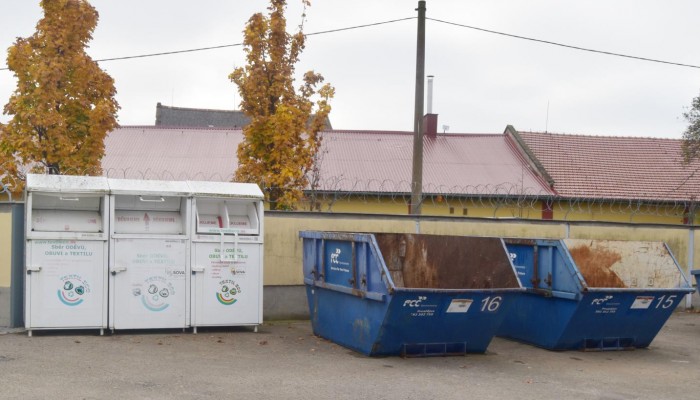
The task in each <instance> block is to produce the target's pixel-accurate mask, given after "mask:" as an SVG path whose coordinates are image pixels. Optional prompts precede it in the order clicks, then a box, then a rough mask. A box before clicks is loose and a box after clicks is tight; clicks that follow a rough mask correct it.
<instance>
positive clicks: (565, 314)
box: [498, 239, 693, 350]
mask: <svg viewBox="0 0 700 400" xmlns="http://www.w3.org/2000/svg"><path fill="white" fill-rule="evenodd" d="M506 246H507V248H508V251H509V253H510V257H511V259H512V260H513V264H514V265H515V268H516V270H517V271H518V276H519V278H520V281H521V283H522V285H523V286H525V287H526V289H527V291H526V292H525V293H523V294H521V295H519V299H518V300H517V302H516V303H515V304H514V305H513V307H511V309H510V310H509V311H510V312H509V313H508V315H507V316H506V318H505V320H504V322H503V324H502V325H501V327H500V329H499V331H498V336H502V337H506V338H510V339H515V340H518V341H522V342H526V343H530V344H534V345H536V346H540V347H544V348H546V349H550V350H622V349H633V348H643V347H647V346H649V344H650V343H651V341H652V340H653V339H654V337H655V336H656V334H657V333H658V332H659V330H661V327H662V326H663V325H664V323H665V322H666V320H668V318H669V317H670V316H671V313H673V311H674V310H675V309H676V306H678V303H679V302H680V301H681V299H682V298H683V296H684V295H686V294H688V293H692V292H693V288H692V286H691V285H690V283H689V282H688V280H687V279H686V277H685V275H684V274H683V273H682V272H681V269H680V267H679V266H678V263H677V262H676V260H675V258H674V257H673V255H672V254H671V251H670V250H669V249H668V247H667V246H666V244H664V243H662V242H632V241H608V240H575V239H566V240H520V239H508V240H506Z"/></svg>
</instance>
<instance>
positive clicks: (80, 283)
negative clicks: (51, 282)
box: [57, 274, 90, 307]
mask: <svg viewBox="0 0 700 400" xmlns="http://www.w3.org/2000/svg"><path fill="white" fill-rule="evenodd" d="M60 280H61V283H60V285H61V287H60V288H59V289H58V291H57V295H58V300H60V301H61V303H63V304H65V305H67V306H69V307H75V306H77V305H79V304H81V303H83V301H84V300H85V295H86V294H88V293H90V285H88V283H87V281H85V280H84V279H83V278H82V277H81V276H80V275H76V274H72V275H65V276H62V277H61V278H60Z"/></svg>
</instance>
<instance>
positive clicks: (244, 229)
mask: <svg viewBox="0 0 700 400" xmlns="http://www.w3.org/2000/svg"><path fill="white" fill-rule="evenodd" d="M188 184H189V186H190V191H191V193H192V224H191V229H192V231H191V265H192V285H191V298H192V300H191V325H192V327H193V330H194V332H195V333H196V332H197V327H201V326H244V325H249V326H254V327H255V331H257V326H258V325H260V324H261V323H262V294H263V293H262V287H263V214H264V207H263V199H264V196H263V193H262V191H261V190H260V188H258V186H257V185H255V184H250V183H222V182H192V181H190V182H188Z"/></svg>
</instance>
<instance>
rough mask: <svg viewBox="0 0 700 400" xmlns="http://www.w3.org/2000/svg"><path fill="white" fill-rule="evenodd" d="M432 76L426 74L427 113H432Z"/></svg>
mask: <svg viewBox="0 0 700 400" xmlns="http://www.w3.org/2000/svg"><path fill="white" fill-rule="evenodd" d="M433 78H435V76H434V75H428V114H432V113H433Z"/></svg>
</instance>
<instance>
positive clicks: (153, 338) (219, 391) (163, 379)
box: [0, 312, 700, 400]
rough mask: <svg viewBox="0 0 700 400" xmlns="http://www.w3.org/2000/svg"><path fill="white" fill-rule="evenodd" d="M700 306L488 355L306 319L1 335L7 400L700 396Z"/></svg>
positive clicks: (507, 345) (1, 388)
mask: <svg viewBox="0 0 700 400" xmlns="http://www.w3.org/2000/svg"><path fill="white" fill-rule="evenodd" d="M699 391H700V314H698V313H686V312H680V313H676V314H674V315H673V316H672V317H671V319H670V320H669V322H668V323H667V324H666V326H665V327H664V328H663V330H662V331H661V333H660V334H659V336H657V338H656V340H655V341H654V342H653V343H652V345H651V347H650V348H649V349H643V350H635V351H622V352H589V353H583V352H551V351H546V350H542V349H538V348H535V347H532V346H528V345H524V344H520V343H516V342H512V341H508V340H503V339H498V338H496V339H494V341H493V342H492V343H491V345H490V346H489V350H488V352H487V353H486V354H483V355H467V356H464V357H436V358H422V359H421V358H410V359H401V358H398V357H384V358H367V357H364V356H362V355H359V354H357V353H354V352H352V351H350V350H348V349H345V348H343V347H340V346H338V345H335V344H333V343H331V342H328V341H326V340H323V339H320V338H317V337H315V336H313V334H312V333H311V326H310V323H309V322H308V321H290V322H273V323H266V324H265V325H263V326H262V327H261V328H260V332H259V333H253V331H252V329H249V328H230V329H209V330H203V329H200V332H199V334H196V335H194V334H192V333H183V332H180V331H156V332H148V331H139V332H118V333H117V334H115V335H107V336H104V337H100V336H98V335H97V334H96V332H94V331H88V332H63V331H50V332H39V331H35V334H34V337H32V338H29V337H27V336H26V333H5V334H0V398H3V399H4V398H21V399H44V398H70V399H191V398H238V399H246V398H248V399H329V398H334V399H362V398H372V399H469V398H477V399H519V400H520V399H577V400H578V399H606V400H622V399H697V398H698V396H700V393H699Z"/></svg>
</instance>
